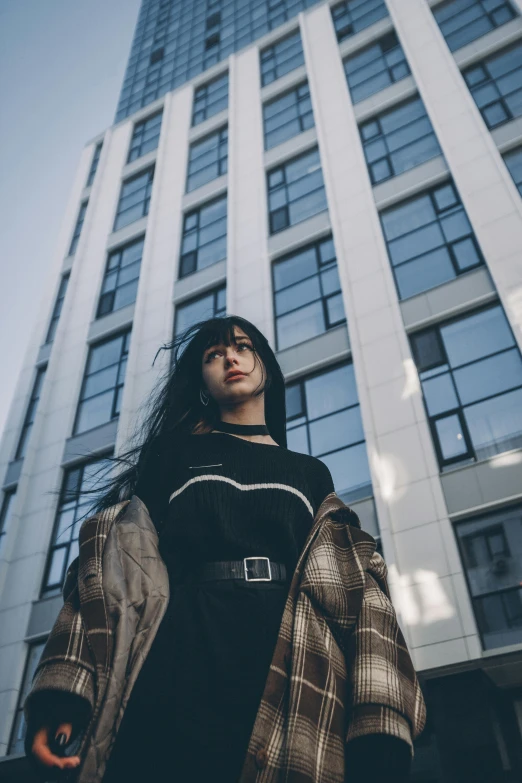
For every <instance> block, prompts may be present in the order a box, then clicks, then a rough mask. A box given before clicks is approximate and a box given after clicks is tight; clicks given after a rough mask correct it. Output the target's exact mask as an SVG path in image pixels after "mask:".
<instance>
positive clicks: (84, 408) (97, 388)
mask: <svg viewBox="0 0 522 783" xmlns="http://www.w3.org/2000/svg"><path fill="white" fill-rule="evenodd" d="M130 334H131V332H130V329H129V330H128V331H127V332H124V333H122V334H119V335H117V336H116V337H110V338H109V339H108V340H104V341H103V342H100V343H97V344H96V345H92V346H91V347H90V349H89V356H88V358H87V366H86V368H85V375H84V377H83V383H82V391H81V394H80V401H79V403H78V411H77V413H76V424H75V427H74V434H75V435H78V434H79V433H80V432H86V431H87V430H92V429H94V427H99V426H100V425H102V424H107V423H108V422H109V421H112V420H113V419H117V418H118V416H119V415H120V407H121V398H122V396H123V384H124V381H125V371H126V369H127V356H128V353H129V344H130Z"/></svg>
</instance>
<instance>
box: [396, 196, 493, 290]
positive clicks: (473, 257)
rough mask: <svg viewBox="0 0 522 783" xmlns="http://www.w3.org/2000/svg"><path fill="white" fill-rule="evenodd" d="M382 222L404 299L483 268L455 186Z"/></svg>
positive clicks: (407, 205) (400, 206) (404, 206)
mask: <svg viewBox="0 0 522 783" xmlns="http://www.w3.org/2000/svg"><path fill="white" fill-rule="evenodd" d="M381 223H382V227H383V231H384V236H385V239H386V244H387V247H388V256H389V258H390V261H391V265H392V269H393V274H394V276H395V282H396V284H397V290H398V292H399V297H400V298H401V299H406V298H407V297H409V296H414V295H415V294H419V293H421V292H422V291H428V290H429V289H430V288H434V287H435V286H437V285H440V284H441V283H445V282H447V281H448V280H453V278H455V277H457V275H460V274H462V273H463V272H467V271H468V270H469V269H473V268H475V267H476V266H479V265H480V264H482V263H484V259H483V257H482V254H481V252H480V249H479V246H478V244H477V241H476V239H475V236H474V234H473V231H472V228H471V225H470V223H469V220H468V218H467V215H466V212H465V211H464V207H463V206H462V204H461V202H460V199H459V197H458V194H457V191H456V189H455V186H454V185H453V183H452V182H447V183H445V184H444V185H439V186H438V187H436V188H432V189H431V190H428V191H426V192H424V193H422V194H421V195H419V196H415V197H414V198H412V199H409V200H408V201H406V202H402V203H400V204H398V205H397V206H394V207H391V208H390V209H386V210H384V212H381Z"/></svg>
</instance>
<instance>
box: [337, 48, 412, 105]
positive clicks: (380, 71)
mask: <svg viewBox="0 0 522 783" xmlns="http://www.w3.org/2000/svg"><path fill="white" fill-rule="evenodd" d="M344 72H345V74H346V80H347V82H348V87H349V88H350V95H351V96H352V101H353V103H359V101H363V100H364V99H365V98H368V97H369V96H370V95H374V94H375V93H376V92H380V91H381V90H384V89H385V88H386V87H389V86H390V84H393V83H394V82H398V81H400V80H401V79H404V78H405V77H406V76H408V75H409V73H410V69H409V66H408V63H407V61H406V57H405V56H404V52H403V51H402V46H401V45H400V43H399V39H398V38H397V35H396V33H395V32H391V33H388V35H385V36H384V37H383V38H380V39H379V40H378V41H376V42H375V43H374V44H372V45H371V46H368V47H367V48H366V49H363V50H362V51H360V52H357V54H354V55H352V56H351V57H348V58H347V59H346V60H345V61H344Z"/></svg>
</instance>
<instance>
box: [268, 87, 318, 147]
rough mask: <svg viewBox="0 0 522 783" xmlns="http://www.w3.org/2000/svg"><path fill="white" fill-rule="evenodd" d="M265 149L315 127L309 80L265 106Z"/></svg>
mask: <svg viewBox="0 0 522 783" xmlns="http://www.w3.org/2000/svg"><path fill="white" fill-rule="evenodd" d="M263 127H264V134H265V149H266V150H269V149H271V148H272V147H276V146H277V145H278V144H282V143H283V142H284V141H288V139H291V138H292V137H293V136H297V135H298V134H299V133H303V131H305V130H308V129H309V128H313V127H314V113H313V111H312V102H311V100H310V88H309V87H308V82H305V83H304V84H300V85H299V86H298V87H294V89H292V90H290V91H289V92H285V93H284V94H283V95H279V96H278V97H277V98H276V99H275V100H273V101H270V102H269V103H265V105H264V106H263Z"/></svg>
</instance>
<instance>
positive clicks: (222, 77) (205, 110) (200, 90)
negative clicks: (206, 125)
mask: <svg viewBox="0 0 522 783" xmlns="http://www.w3.org/2000/svg"><path fill="white" fill-rule="evenodd" d="M225 77H226V79H225ZM221 80H224V82H226V100H225V104H226V105H225V106H223V108H218V109H217V110H213V111H209V109H210V107H211V106H213V105H214V104H216V103H217V104H218V105H219V100H218V101H215V100H211V98H212V93H209V88H211V87H212V86H213V85H215V84H216V82H220V81H221ZM229 90H230V76H229V72H228V71H224V72H223V73H221V74H219V76H216V77H215V78H214V79H211V80H210V81H207V82H204V83H203V84H200V85H198V86H195V87H194V95H193V98H192V117H191V128H196V127H197V126H198V125H200V124H201V123H202V122H205V120H208V119H209V118H210V117H214V115H216V114H219V112H221V111H225V110H226V109H227V108H228V99H229ZM203 91H204V92H203ZM198 93H201V94H202V95H203V100H204V108H201V109H199V108H197V106H196V104H197V101H198V100H200V99H201V95H198ZM221 100H223V99H221ZM200 112H201V113H203V114H204V117H203V118H202V119H200V120H198V121H197V122H196V115H197V114H199V113H200Z"/></svg>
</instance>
